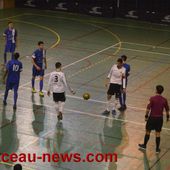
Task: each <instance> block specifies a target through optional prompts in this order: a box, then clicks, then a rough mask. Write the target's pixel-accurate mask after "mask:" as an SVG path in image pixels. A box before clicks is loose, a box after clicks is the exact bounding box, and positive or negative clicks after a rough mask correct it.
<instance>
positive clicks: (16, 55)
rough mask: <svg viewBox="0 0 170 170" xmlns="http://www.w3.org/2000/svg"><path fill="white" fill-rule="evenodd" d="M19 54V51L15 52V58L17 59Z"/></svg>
mask: <svg viewBox="0 0 170 170" xmlns="http://www.w3.org/2000/svg"><path fill="white" fill-rule="evenodd" d="M19 56H20V55H19V53H17V52H16V53H14V59H15V60H17V59H18V58H19Z"/></svg>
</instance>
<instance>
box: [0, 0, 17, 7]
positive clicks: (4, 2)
mask: <svg viewBox="0 0 170 170" xmlns="http://www.w3.org/2000/svg"><path fill="white" fill-rule="evenodd" d="M14 7H15V0H0V9H3V8H14Z"/></svg>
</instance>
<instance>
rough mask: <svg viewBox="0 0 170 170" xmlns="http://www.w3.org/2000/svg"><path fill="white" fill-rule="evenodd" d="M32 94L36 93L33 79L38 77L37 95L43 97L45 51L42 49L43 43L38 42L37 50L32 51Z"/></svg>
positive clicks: (45, 65) (45, 63)
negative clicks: (38, 88)
mask: <svg viewBox="0 0 170 170" xmlns="http://www.w3.org/2000/svg"><path fill="white" fill-rule="evenodd" d="M32 63H33V68H32V93H36V90H35V78H36V76H39V77H40V82H39V87H40V90H39V95H40V96H41V97H44V93H43V91H42V90H43V78H44V70H45V69H46V68H47V61H46V51H45V49H44V42H43V41H39V42H38V49H36V50H35V51H34V53H33V54H32Z"/></svg>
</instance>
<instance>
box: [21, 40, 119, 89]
mask: <svg viewBox="0 0 170 170" xmlns="http://www.w3.org/2000/svg"><path fill="white" fill-rule="evenodd" d="M120 43H121V42H119V43H116V44H114V45H111V46H109V47H106V48H104V49H102V50H100V51H97V52H95V53H92V54H90V55H88V56H86V57H83V58H82V59H80V60H77V61H75V62H73V63H70V64H68V65H65V66H63V69H66V68H68V67H70V66H72V65H75V64H77V63H79V62H81V61H84V60H87V59H89V58H91V57H93V56H95V55H97V54H99V53H102V52H104V51H106V50H108V49H110V48H113V47H115V46H117V45H119V44H120ZM50 74H51V72H50V73H47V74H45V75H44V77H47V76H48V75H50ZM36 80H37V79H36ZM28 84H30V82H27V83H24V84H22V85H21V86H20V87H21V88H22V87H24V86H26V85H28Z"/></svg>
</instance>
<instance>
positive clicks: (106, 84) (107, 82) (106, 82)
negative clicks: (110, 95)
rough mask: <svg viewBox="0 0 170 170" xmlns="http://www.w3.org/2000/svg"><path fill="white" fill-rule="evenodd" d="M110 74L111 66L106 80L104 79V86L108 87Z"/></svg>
mask: <svg viewBox="0 0 170 170" xmlns="http://www.w3.org/2000/svg"><path fill="white" fill-rule="evenodd" d="M111 76H112V68H111V70H110V72H109V74H108V76H107V77H106V80H105V87H108V85H109V82H110V78H111Z"/></svg>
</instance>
